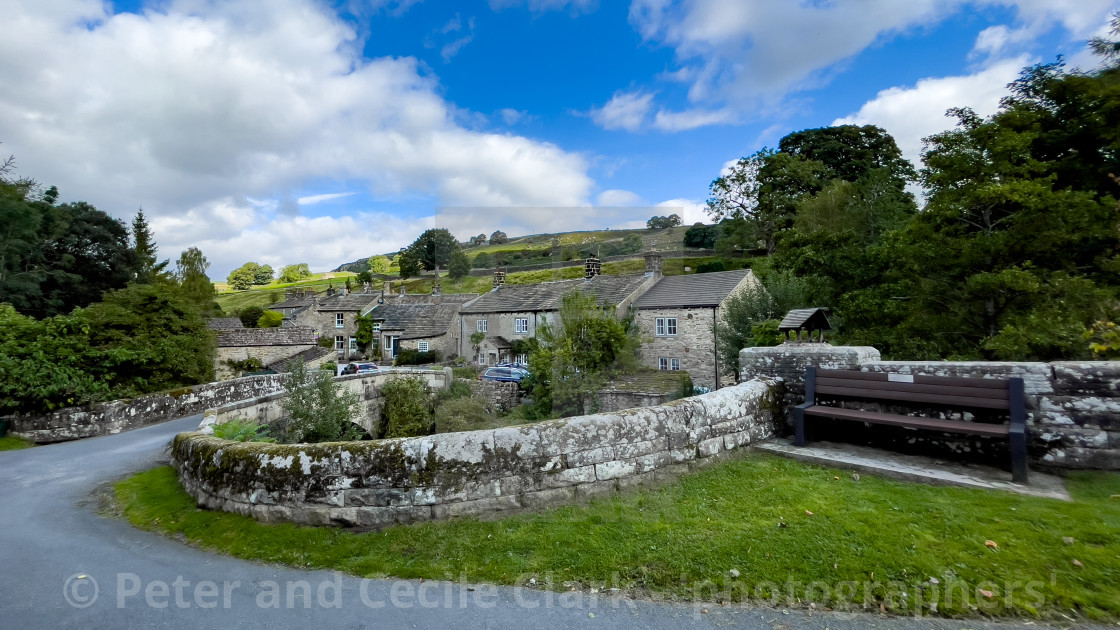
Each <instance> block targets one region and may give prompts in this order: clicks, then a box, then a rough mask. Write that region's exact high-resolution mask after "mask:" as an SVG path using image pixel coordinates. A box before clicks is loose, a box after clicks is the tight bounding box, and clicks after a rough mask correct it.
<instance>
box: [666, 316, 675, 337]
mask: <svg viewBox="0 0 1120 630" xmlns="http://www.w3.org/2000/svg"><path fill="white" fill-rule="evenodd" d="M665 335H666V336H668V337H676V336H677V318H676V317H666V318H665Z"/></svg>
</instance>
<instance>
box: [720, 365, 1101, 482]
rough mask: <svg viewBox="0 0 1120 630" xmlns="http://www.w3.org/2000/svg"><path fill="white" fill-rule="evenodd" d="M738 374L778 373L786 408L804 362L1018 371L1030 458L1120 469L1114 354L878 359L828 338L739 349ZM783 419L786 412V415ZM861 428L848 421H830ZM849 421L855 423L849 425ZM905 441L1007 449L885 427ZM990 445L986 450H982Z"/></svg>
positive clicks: (957, 448)
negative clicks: (1035, 359)
mask: <svg viewBox="0 0 1120 630" xmlns="http://www.w3.org/2000/svg"><path fill="white" fill-rule="evenodd" d="M739 365H740V368H741V375H740V376H741V378H743V379H749V378H755V377H757V376H763V375H765V376H778V377H781V378H782V379H783V380H784V381H785V384H786V392H785V394H784V397H783V401H784V403H785V407H786V408H787V410H788V408H789V407H791V406H793V405H796V404H800V403H801V402H803V401H804V399H805V367H806V366H808V365H816V366H817V367H822V368H826V369H849V370H861V371H864V372H887V373H893V374H925V375H931V376H960V377H966V378H999V379H1007V378H1011V377H1020V378H1022V379H1023V385H1024V387H1025V390H1026V395H1027V396H1026V397H1027V428H1028V432H1029V436H1028V437H1029V445H1028V450H1029V453H1030V456H1031V460H1032V462H1033V463H1034V464H1039V465H1044V466H1054V467H1061V468H1092V469H1105V470H1120V361H1063V362H1054V363H1029V362H1021V363H1016V362H994V361H880V360H879V352H878V350H875V349H874V348H869V347H844V346H830V345H828V344H783V345H780V346H776V347H773V348H746V349H744V350H742V351H741V352H740V353H739ZM787 419H788V414H787ZM834 424H841V425H844V426H847V427H849V431H852V432H855V433H858V432H860V431H861V429H859V428H858V427H856V425H855V423H834ZM851 427H856V428H851ZM889 429H890V428H889V427H882V426H874V427H872V428H871V430H872V431H874V432H876V433H878V434H881V435H891V434H897V435H898V436H905V438H904V440H902V442H903V443H901V444H898V446H906V445H915V446H922V445H930V444H933V445H934V446H941V445H947V446H948V449H949V450H952V451H954V452H957V453H961V454H965V455H976V456H979V457H984V458H988V457H990V456H995V455H997V453H998V457H1000V458H1001V459H1000V461H1002V458H1005V456H1006V453H1007V447H1006V442H1002V441H1000V442H999V443H998V444H994V443H993V442H992V441H991V440H980V439H974V438H969V437H964V436H961V437H954V438H940V437H933V436H936V435H937V434H936V433H933V432H928V431H925V432H915V431H905V430H901V431H891V430H889ZM985 450H991V451H992V452H991V453H985V452H984V451H985Z"/></svg>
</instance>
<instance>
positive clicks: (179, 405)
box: [9, 374, 283, 444]
mask: <svg viewBox="0 0 1120 630" xmlns="http://www.w3.org/2000/svg"><path fill="white" fill-rule="evenodd" d="M282 379H283V377H282V376H281V375H277V374H273V375H267V376H249V377H246V378H239V379H234V380H230V381H222V382H219V383H207V384H204V385H194V386H192V387H183V388H180V389H173V390H170V391H166V392H160V393H158V394H151V395H149V396H143V397H140V398H133V399H128V400H114V401H112V402H106V403H98V404H95V405H90V406H87V407H71V408H68V409H62V410H59V411H56V412H54V413H51V414H48V415H45V416H15V417H12V418H9V420H11V423H12V424H11V432H12V433H13V434H14V435H18V436H20V437H24V438H27V439H29V440H32V441H34V442H35V443H37V444H49V443H51V442H65V441H67V440H77V439H80V438H87V437H95V436H98V435H109V434H112V433H119V432H121V431H127V430H129V429H136V428H139V427H142V426H146V425H149V424H155V423H157V422H163V421H165V420H171V419H174V418H181V417H183V416H189V415H190V414H193V413H199V412H201V411H203V410H206V409H208V408H211V407H216V406H220V405H225V404H228V403H230V402H232V401H239V400H244V399H247V398H249V399H252V398H257V397H260V396H263V395H267V394H271V393H273V392H277V391H280V390H281V389H282V388H283V385H282Z"/></svg>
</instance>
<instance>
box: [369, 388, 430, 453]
mask: <svg viewBox="0 0 1120 630" xmlns="http://www.w3.org/2000/svg"><path fill="white" fill-rule="evenodd" d="M381 396H382V397H383V398H384V401H383V402H382V404H381V427H382V428H383V433H384V435H382V436H381V437H386V438H396V437H416V436H420V435H428V434H430V433H431V432H432V411H431V409H430V408H429V404H430V403H429V399H430V397H431V396H430V395H429V394H428V388H427V386H426V385H424V381H422V380H420V379H419V378H417V377H415V376H410V377H408V378H402V379H397V380H393V381H389V382H388V383H386V384H385V385H384V386H382V388H381Z"/></svg>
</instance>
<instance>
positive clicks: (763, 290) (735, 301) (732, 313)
mask: <svg viewBox="0 0 1120 630" xmlns="http://www.w3.org/2000/svg"><path fill="white" fill-rule="evenodd" d="M813 292H814V287H813V286H812V284H811V283H810V282H807V281H806V280H804V279H802V278H798V277H796V276H794V275H793V274H791V273H789V272H770V273H768V275H767V278H766V281H765V283H763V282H758V283H755V284H752V285H749V286H748V287H747V288H746V289H745V290H743V291H741V292H739V293H736V294H735V295H732V296H731V297H730V298H728V300H727V302H726V303H725V305H724V307H723V309H722V311H723V312H722V313H721V315H720V318H719V320H718V321H717V322H716V323H715V325H714V328H715V331H714V332H715V336H716V345H717V346H718V357H717V360H718V361H719V363H720V366H721V367H722V368H723V369H724V370H726V371H728V372H731V373H733V374H736V375H738V374H739V351H740V350H742V349H743V348H751V347H755V346H760V345H772V346H776V345H778V344H779V343H781V338H780V337H778V336H775V334H774V333H776V332H777V325H776V323H775V320H776V319H778V318H781V316H782V315H784V314H785V313H786V312H788V311H790V310H792V309H795V308H806V307H810V306H814V304H813V301H814V300H815V299H816V298H815V297H814V296H813Z"/></svg>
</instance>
